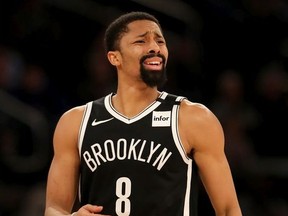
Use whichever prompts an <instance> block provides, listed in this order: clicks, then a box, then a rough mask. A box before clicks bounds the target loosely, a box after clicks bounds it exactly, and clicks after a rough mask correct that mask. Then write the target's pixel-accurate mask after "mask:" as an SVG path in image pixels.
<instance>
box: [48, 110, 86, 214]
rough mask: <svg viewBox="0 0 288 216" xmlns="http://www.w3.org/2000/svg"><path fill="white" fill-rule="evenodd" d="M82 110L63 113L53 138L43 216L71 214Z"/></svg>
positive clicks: (77, 171)
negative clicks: (52, 155)
mask: <svg viewBox="0 0 288 216" xmlns="http://www.w3.org/2000/svg"><path fill="white" fill-rule="evenodd" d="M83 109H84V108H83V107H77V108H74V109H72V110H69V111H68V112H66V113H64V114H63V115H62V117H61V118H60V120H59V122H58V124H57V126H56V129H55V132H54V137H53V147H54V157H53V161H52V163H51V166H50V170H49V174H48V181H47V191H46V209H45V216H58V215H59V216H60V215H70V212H71V210H72V207H73V204H74V201H75V198H76V194H77V188H78V178H79V153H78V148H77V139H78V130H79V126H80V123H81V119H82V115H83Z"/></svg>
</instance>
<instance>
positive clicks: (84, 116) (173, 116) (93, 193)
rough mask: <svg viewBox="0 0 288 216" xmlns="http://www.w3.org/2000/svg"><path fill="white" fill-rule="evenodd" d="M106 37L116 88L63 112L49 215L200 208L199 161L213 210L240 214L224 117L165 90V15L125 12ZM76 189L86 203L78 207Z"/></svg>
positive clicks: (163, 214) (159, 213)
mask: <svg viewBox="0 0 288 216" xmlns="http://www.w3.org/2000/svg"><path fill="white" fill-rule="evenodd" d="M105 45H106V49H107V57H108V59H109V61H110V63H111V64H112V65H114V66H115V68H116V69H117V74H118V86H117V91H116V92H115V93H111V94H109V95H107V96H105V97H103V98H100V99H98V100H95V101H91V102H88V103H87V104H85V105H83V106H79V107H75V108H72V109H71V110H69V111H67V112H66V113H64V114H63V116H62V117H61V118H60V120H59V122H58V124H57V126H56V129H55V133H54V139H53V142H54V153H55V154H54V158H53V161H52V164H51V168H50V171H49V176H48V182H47V197H46V210H45V216H64V215H66V216H67V215H72V216H90V215H91V216H92V215H113V216H180V215H181V216H191V215H196V207H195V205H194V203H193V202H194V201H195V200H194V198H193V196H192V195H193V192H194V189H195V188H194V184H192V182H193V181H194V180H195V176H194V171H193V170H194V169H196V167H197V169H198V172H199V175H200V177H201V180H202V182H203V184H204V186H205V188H206V191H207V193H208V195H209V197H210V200H211V203H212V205H213V208H214V210H215V214H216V215H217V216H224V215H225V216H241V210H240V207H239V203H238V199H237V195H236V191H235V187H234V183H233V179H232V175H231V171H230V168H229V165H228V162H227V159H226V156H225V154H224V135H223V131H222V128H221V125H220V123H219V122H218V120H217V118H216V117H215V116H214V115H213V114H212V113H211V111H210V110H209V109H208V108H206V107H205V106H204V105H201V104H198V103H193V102H190V101H188V100H187V99H186V98H185V97H181V96H175V95H172V94H168V93H167V92H165V91H159V90H158V89H159V86H160V85H162V84H163V83H164V82H165V81H166V72H165V70H166V64H167V60H168V50H167V46H166V42H165V38H164V36H163V32H162V29H161V27H160V24H159V22H158V20H157V19H156V18H155V17H154V16H152V15H150V14H147V13H143V12H131V13H127V14H125V15H122V16H121V17H119V18H118V19H116V20H115V21H114V22H112V24H111V25H110V26H108V28H107V30H106V33H105ZM157 87H158V88H157ZM77 194H78V195H79V202H80V207H79V208H77V209H76V210H75V212H74V213H71V212H72V211H73V205H74V203H75V200H76V198H77Z"/></svg>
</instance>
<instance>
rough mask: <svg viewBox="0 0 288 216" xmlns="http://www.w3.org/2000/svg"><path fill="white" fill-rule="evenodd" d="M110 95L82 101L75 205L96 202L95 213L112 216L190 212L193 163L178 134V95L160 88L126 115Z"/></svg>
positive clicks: (182, 215)
mask: <svg viewBox="0 0 288 216" xmlns="http://www.w3.org/2000/svg"><path fill="white" fill-rule="evenodd" d="M112 96H113V93H112V94H109V95H107V96H105V97H103V98H100V99H98V100H95V101H91V102H89V103H87V104H86V109H85V112H84V116H83V120H82V124H81V127H80V131H79V154H80V158H81V165H80V166H81V167H80V182H79V199H80V204H81V205H85V204H88V203H89V204H94V205H102V206H103V207H104V209H103V212H101V214H109V215H113V216H164V215H165V216H191V215H194V212H196V209H192V201H193V202H194V199H192V198H191V191H192V190H191V189H192V185H193V184H191V182H192V173H193V172H192V170H193V169H194V163H192V162H193V160H192V159H191V158H189V157H188V156H187V155H186V153H185V150H184V148H183V146H182V144H181V141H180V138H179V133H178V112H179V107H180V106H179V105H180V102H181V101H182V100H183V99H184V97H180V96H174V95H171V94H168V93H167V92H161V94H160V96H159V97H158V99H157V100H156V101H154V102H153V103H152V104H150V105H149V106H148V107H147V108H146V109H145V110H143V111H142V112H141V113H139V114H138V115H137V116H134V117H133V118H127V117H125V116H123V115H122V114H121V113H119V112H117V111H116V110H115V109H114V108H113V106H112ZM192 164H193V169H192ZM193 178H194V176H193ZM193 180H194V179H193ZM192 212H193V214H192Z"/></svg>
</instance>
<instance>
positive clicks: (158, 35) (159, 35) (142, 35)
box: [138, 31, 163, 38]
mask: <svg viewBox="0 0 288 216" xmlns="http://www.w3.org/2000/svg"><path fill="white" fill-rule="evenodd" d="M149 33H153V34H155V35H156V36H157V37H160V38H163V36H162V35H161V34H159V33H157V32H155V31H147V32H145V33H144V34H141V35H138V37H145V36H146V35H147V34H149Z"/></svg>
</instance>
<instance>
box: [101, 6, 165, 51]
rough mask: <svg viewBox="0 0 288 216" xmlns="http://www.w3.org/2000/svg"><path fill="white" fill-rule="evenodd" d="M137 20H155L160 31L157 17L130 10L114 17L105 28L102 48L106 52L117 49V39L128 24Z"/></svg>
mask: <svg viewBox="0 0 288 216" xmlns="http://www.w3.org/2000/svg"><path fill="white" fill-rule="evenodd" d="M137 20H150V21H153V22H155V23H156V24H157V25H158V26H159V28H160V30H161V31H162V28H161V25H160V23H159V21H158V19H157V18H156V17H155V16H153V15H151V14H149V13H147V12H142V11H132V12H129V13H126V14H123V15H121V16H120V17H118V18H117V19H115V20H114V21H113V22H112V23H111V24H110V25H109V26H108V27H107V29H106V31H105V34H104V48H105V51H106V53H107V52H108V51H115V50H119V41H120V39H121V38H122V36H123V34H124V33H126V32H128V27H127V26H128V24H130V23H131V22H134V21H137Z"/></svg>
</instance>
